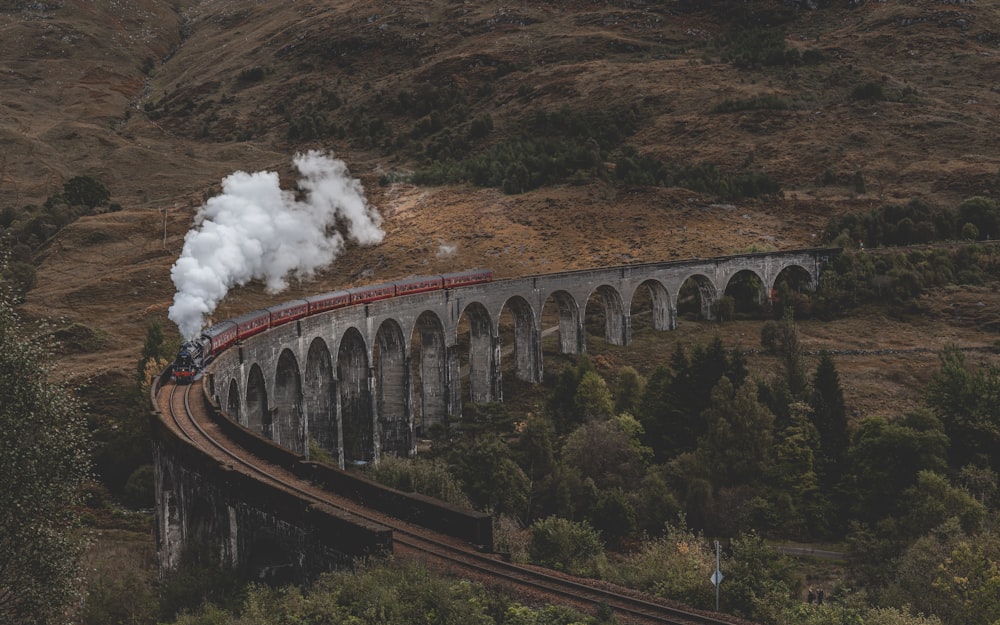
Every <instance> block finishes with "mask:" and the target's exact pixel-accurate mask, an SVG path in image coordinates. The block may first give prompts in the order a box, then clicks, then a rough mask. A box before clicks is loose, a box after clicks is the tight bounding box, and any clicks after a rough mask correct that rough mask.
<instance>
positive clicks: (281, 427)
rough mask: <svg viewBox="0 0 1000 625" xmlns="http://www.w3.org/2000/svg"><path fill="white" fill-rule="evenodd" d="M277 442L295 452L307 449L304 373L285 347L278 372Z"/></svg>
mask: <svg viewBox="0 0 1000 625" xmlns="http://www.w3.org/2000/svg"><path fill="white" fill-rule="evenodd" d="M273 395H274V402H273V403H274V428H273V429H274V437H273V438H274V441H275V442H276V443H278V444H279V445H283V446H284V447H287V448H288V449H291V450H292V451H296V452H299V453H302V452H303V451H305V427H304V424H303V423H302V421H303V419H302V376H301V375H300V373H299V363H298V360H297V359H296V358H295V354H293V353H292V350H290V349H284V350H282V352H281V354H280V355H279V356H278V365H277V368H276V369H275V374H274V393H273Z"/></svg>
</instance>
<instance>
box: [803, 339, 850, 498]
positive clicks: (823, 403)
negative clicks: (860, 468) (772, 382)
mask: <svg viewBox="0 0 1000 625" xmlns="http://www.w3.org/2000/svg"><path fill="white" fill-rule="evenodd" d="M810 405H811V407H812V414H811V420H812V423H813V425H814V426H815V427H816V431H817V432H819V447H820V457H819V462H818V465H819V468H820V470H821V472H822V476H821V479H822V481H823V486H824V488H829V487H832V486H834V485H836V484H837V482H838V481H839V480H840V478H841V477H842V476H843V473H844V470H845V467H844V463H845V461H846V457H847V448H848V446H849V445H850V433H849V432H848V429H847V408H846V407H845V406H844V392H843V390H842V389H841V387H840V376H839V375H838V374H837V366H836V364H834V362H833V357H832V356H830V354H829V353H827V352H823V354H822V355H821V356H820V359H819V364H818V365H817V366H816V374H815V375H814V376H813V391H812V401H811V402H810Z"/></svg>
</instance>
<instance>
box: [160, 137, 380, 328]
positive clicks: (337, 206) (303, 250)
mask: <svg viewBox="0 0 1000 625" xmlns="http://www.w3.org/2000/svg"><path fill="white" fill-rule="evenodd" d="M292 162H293V164H294V165H295V167H296V169H298V170H299V173H301V174H302V178H301V179H300V180H299V183H298V186H299V189H300V190H301V191H302V192H303V194H304V195H305V199H304V200H303V201H299V200H296V199H295V195H294V194H293V193H291V192H289V191H282V190H281V187H280V185H279V181H278V174H277V173H275V172H270V171H259V172H255V173H252V174H248V173H246V172H242V171H238V172H236V173H233V174H230V175H229V176H227V177H226V178H224V179H223V180H222V194H221V195H218V196H216V197H213V198H211V199H209V200H208V202H206V203H205V205H204V206H202V207H201V209H199V211H198V214H197V215H196V216H195V224H194V227H193V228H192V229H191V230H190V231H189V232H188V233H187V235H186V236H185V237H184V248H183V250H182V251H181V255H180V257H179V258H178V259H177V262H176V263H174V266H173V268H172V269H171V271H170V277H171V278H172V279H173V281H174V286H175V287H176V288H177V292H176V293H175V294H174V303H173V305H172V306H171V307H170V311H169V313H168V316H169V317H170V319H171V320H172V321H173V322H174V323H176V324H177V327H178V328H179V329H180V332H181V335H182V336H183V337H184V338H185V339H192V338H194V337H196V336H197V335H198V333H199V332H200V331H201V328H202V325H203V324H204V318H205V315H209V314H211V313H212V312H213V311H214V310H215V307H216V306H217V305H218V304H219V302H220V301H222V299H223V298H224V297H225V296H226V294H227V293H228V292H229V289H230V288H232V287H233V286H242V285H244V284H246V283H247V282H249V281H250V280H263V281H264V283H265V285H266V287H267V289H268V291H269V292H273V293H277V292H279V291H281V290H283V289H284V288H285V287H286V286H287V285H288V283H287V279H288V277H289V276H295V277H298V278H307V277H310V276H312V274H313V273H314V272H315V271H316V270H317V269H321V268H323V267H326V266H328V265H330V263H332V262H333V261H334V259H335V258H336V257H337V256H338V255H339V254H340V252H341V251H342V250H343V247H344V236H345V234H346V236H347V237H348V238H349V239H351V240H352V241H355V242H357V243H358V244H360V245H375V244H378V243H380V242H381V241H382V238H383V237H384V236H385V233H384V232H383V231H382V228H381V224H382V218H381V216H380V215H379V214H378V211H376V210H375V209H374V208H373V207H371V206H369V205H368V202H367V200H366V199H365V196H364V189H363V188H362V186H361V183H360V182H359V181H358V180H356V179H353V178H351V177H350V174H349V172H348V171H347V166H346V165H345V164H344V162H343V161H340V160H337V159H334V158H332V157H331V156H328V155H325V154H323V153H321V152H318V151H310V152H307V153H305V154H297V155H296V156H295V158H294V159H293V160H292ZM338 224H342V225H343V227H344V228H345V230H346V232H345V233H343V234H342V233H341V232H339V231H337V230H336V226H337V225H338Z"/></svg>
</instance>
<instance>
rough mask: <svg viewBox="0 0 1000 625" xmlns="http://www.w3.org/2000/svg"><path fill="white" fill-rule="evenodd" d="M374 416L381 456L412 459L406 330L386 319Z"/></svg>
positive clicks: (378, 341)
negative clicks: (375, 417)
mask: <svg viewBox="0 0 1000 625" xmlns="http://www.w3.org/2000/svg"><path fill="white" fill-rule="evenodd" d="M374 347H375V349H374V350H373V357H372V364H373V366H374V369H375V414H376V415H377V417H378V421H377V424H376V425H377V428H378V429H377V432H378V441H379V450H380V453H383V454H385V453H389V454H394V455H399V456H409V455H410V453H411V451H412V450H413V435H412V426H413V424H412V419H411V418H410V412H411V411H410V405H411V401H412V400H411V397H410V363H409V358H408V354H407V349H406V339H404V338H403V330H402V328H400V327H399V322H398V321H396V320H395V319H386V320H385V321H383V322H382V325H381V326H379V329H378V332H377V333H376V334H375V346H374Z"/></svg>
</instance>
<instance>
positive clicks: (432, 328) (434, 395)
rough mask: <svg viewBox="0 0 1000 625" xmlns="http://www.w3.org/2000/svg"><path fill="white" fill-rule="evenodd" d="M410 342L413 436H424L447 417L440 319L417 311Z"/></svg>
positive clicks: (445, 365) (444, 348) (445, 356)
mask: <svg viewBox="0 0 1000 625" xmlns="http://www.w3.org/2000/svg"><path fill="white" fill-rule="evenodd" d="M410 345H411V353H415V354H416V355H415V357H414V358H413V367H412V368H413V373H412V374H411V380H412V382H411V384H412V389H413V391H415V392H416V397H417V402H416V405H415V407H414V411H413V412H414V415H413V420H414V431H415V433H416V435H417V436H427V435H428V434H429V432H430V429H431V428H432V427H434V426H437V425H442V424H444V423H445V421H446V419H447V416H448V397H449V387H450V384H449V379H448V377H449V376H448V348H447V346H446V345H445V338H444V324H442V323H441V318H440V317H438V316H437V314H435V313H434V312H432V311H429V310H426V311H424V312H422V313H420V316H419V317H417V322H416V324H414V328H413V335H412V336H411V337H410ZM416 345H419V349H417V347H416Z"/></svg>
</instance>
